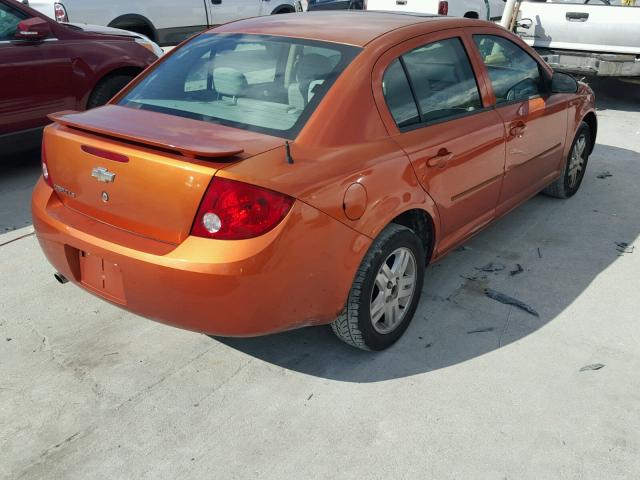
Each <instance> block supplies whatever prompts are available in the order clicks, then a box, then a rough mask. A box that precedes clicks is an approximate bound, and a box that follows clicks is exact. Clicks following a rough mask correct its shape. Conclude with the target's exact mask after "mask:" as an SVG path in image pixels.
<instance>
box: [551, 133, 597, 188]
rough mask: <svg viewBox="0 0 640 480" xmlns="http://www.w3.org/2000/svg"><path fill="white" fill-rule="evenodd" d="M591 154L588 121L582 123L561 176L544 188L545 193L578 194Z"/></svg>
mask: <svg viewBox="0 0 640 480" xmlns="http://www.w3.org/2000/svg"><path fill="white" fill-rule="evenodd" d="M590 154H591V130H590V129H589V125H587V123H586V122H582V123H581V124H580V128H578V133H577V134H576V137H575V138H574V140H573V144H572V145H571V150H570V151H569V157H568V158H567V161H566V162H564V167H563V168H562V174H561V175H560V177H559V178H558V179H557V180H556V181H555V182H553V183H552V184H551V185H549V186H548V187H547V188H545V189H544V190H543V193H544V194H546V195H549V196H551V197H556V198H569V197H572V196H573V195H575V194H576V192H577V191H578V189H579V188H580V185H581V184H582V179H583V178H584V173H585V171H586V169H587V163H588V161H589V155H590Z"/></svg>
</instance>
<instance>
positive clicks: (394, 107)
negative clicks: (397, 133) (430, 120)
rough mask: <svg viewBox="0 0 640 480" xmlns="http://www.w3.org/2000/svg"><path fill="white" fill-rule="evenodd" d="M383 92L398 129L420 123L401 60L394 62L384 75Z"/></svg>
mask: <svg viewBox="0 0 640 480" xmlns="http://www.w3.org/2000/svg"><path fill="white" fill-rule="evenodd" d="M382 91H383V93H384V98H385V99H386V100H387V105H388V106H389V110H390V111H391V115H393V119H394V120H395V121H396V124H397V125H398V127H408V126H409V125H415V124H416V123H420V115H419V114H418V107H417V106H416V101H415V99H414V98H413V94H412V93H411V87H410V86H409V80H407V76H406V75H405V73H404V69H403V68H402V64H401V63H400V60H394V62H393V63H392V64H391V65H390V66H389V68H387V71H386V72H385V73H384V78H383V80H382Z"/></svg>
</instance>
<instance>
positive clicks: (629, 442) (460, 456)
mask: <svg viewBox="0 0 640 480" xmlns="http://www.w3.org/2000/svg"><path fill="white" fill-rule="evenodd" d="M598 83H599V84H598V89H597V94H598V98H599V108H600V112H599V114H600V122H601V124H600V133H599V137H598V146H597V148H596V150H595V152H594V155H593V156H592V158H591V162H590V165H589V168H588V172H587V177H586V179H585V182H584V185H583V189H582V191H581V192H580V193H579V194H578V195H577V196H576V197H575V198H573V199H571V200H569V201H558V200H554V199H550V198H547V197H542V196H539V197H536V198H534V199H532V200H531V201H530V202H528V203H527V204H526V205H524V206H522V207H521V208H520V209H518V210H517V211H515V212H513V213H512V214H510V215H509V216H507V217H505V218H504V219H502V220H500V221H499V222H497V223H496V224H495V225H493V226H492V227H490V228H489V229H487V230H486V231H484V232H483V233H481V234H480V235H479V236H477V237H475V238H474V239H472V240H471V241H469V242H468V243H467V245H466V248H465V249H460V250H459V251H456V252H453V253H452V254H451V255H450V256H448V257H447V258H446V259H444V260H443V261H442V262H440V263H438V264H436V265H433V266H431V267H430V268H429V269H428V273H427V279H426V281H425V285H424V291H423V296H422V301H421V303H420V306H419V308H418V311H417V313H416V317H415V320H414V322H413V324H412V325H411V326H410V328H409V329H408V331H407V333H406V335H405V336H404V337H403V339H402V340H401V341H400V342H399V343H398V344H397V345H396V346H394V347H393V348H392V349H390V350H389V351H387V352H384V353H380V354H369V353H365V352H360V351H356V350H353V349H350V348H349V347H347V346H345V345H343V344H342V343H340V342H338V341H337V340H336V339H335V338H334V337H333V336H332V334H331V333H330V332H329V331H328V330H327V329H324V328H309V329H304V330H300V331H294V332H287V333H284V334H281V335H274V336H270V337H264V338H257V339H212V338H208V337H206V336H203V335H198V334H195V333H191V332H185V331H180V330H177V329H173V328H170V327H167V326H163V325H159V324H155V323H153V322H150V321H148V320H145V319H142V318H139V317H136V316H134V315H131V314H128V313H126V312H123V311H121V310H119V309H117V308H115V307H113V306H111V305H109V304H106V303H104V302H102V301H100V300H99V299H97V298H95V297H93V296H91V295H89V294H87V293H85V292H83V291H81V290H79V289H78V288H76V287H74V286H72V285H66V286H60V285H58V284H57V283H56V282H55V281H54V280H53V278H52V273H53V272H52V270H51V268H50V267H49V265H47V263H46V261H45V260H44V257H43V256H42V254H41V252H40V250H39V248H38V244H37V240H36V239H35V238H34V237H29V236H27V237H25V238H19V239H18V237H21V236H22V235H23V234H25V233H27V234H28V233H29V230H28V229H29V226H28V223H29V217H28V185H30V184H32V183H33V182H34V181H35V178H36V177H37V175H38V172H39V165H38V161H37V157H36V156H34V155H31V156H29V155H25V156H24V158H18V159H14V160H13V163H10V164H9V165H8V166H6V165H5V166H0V169H2V170H1V172H0V173H2V175H0V228H1V230H0V244H3V243H5V242H7V241H10V240H14V239H15V241H11V242H10V243H7V244H6V245H3V246H1V247H0V271H1V272H2V274H3V279H4V281H3V282H2V286H0V478H3V479H4V478H7V479H18V478H20V479H29V480H31V479H47V480H51V479H64V480H67V479H69V480H75V479H79V480H80V479H81V480H85V479H88V478H90V479H109V480H111V479H114V478H116V479H129V478H135V479H158V478H181V479H201V478H225V479H227V478H228V479H236V478H237V479H247V478H260V479H283V478H345V479H351V478H367V479H385V480H386V479H389V478H407V479H409V478H459V479H468V478H474V479H485V478H486V479H494V478H510V479H536V480H537V479H540V478H554V479H555V478H557V479H598V480H599V479H602V478H606V479H608V480H609V479H627V478H636V477H638V476H640V434H639V433H638V428H637V426H638V425H639V424H640V393H639V392H640V377H639V376H638V374H637V372H638V371H639V370H640V349H639V348H638V345H640V326H639V324H638V311H640V296H639V295H638V291H639V290H640V280H639V278H638V274H637V272H638V271H640V251H639V250H638V249H635V251H634V252H633V253H629V254H624V255H622V256H620V253H619V252H618V251H617V247H616V243H617V242H624V243H628V244H634V243H636V244H637V243H638V241H639V240H638V237H639V235H640V209H638V205H640V189H638V185H640V133H638V132H636V131H637V130H638V128H637V126H638V125H639V124H640V89H637V92H638V93H637V95H636V94H630V93H629V92H630V90H629V89H630V88H632V89H633V88H636V87H629V86H624V85H620V84H617V83H611V82H598ZM21 162H22V163H21ZM604 171H608V172H610V173H611V175H612V176H610V177H605V178H598V175H600V174H601V173H602V172H604ZM25 202H26V203H25ZM22 227H25V228H26V230H25V229H23V228H22ZM5 230H6V233H2V232H3V231H5ZM538 249H539V250H540V255H539V253H538ZM491 262H493V263H494V264H502V265H505V267H506V268H505V269H504V270H501V271H497V272H482V273H481V275H482V277H483V278H481V279H480V275H479V274H480V272H478V270H476V267H482V266H484V265H487V264H489V263H491ZM517 264H520V265H522V267H523V270H524V271H523V272H522V273H520V274H518V275H516V276H511V275H509V272H510V271H511V270H514V269H515V268H516V265H517ZM472 276H477V277H478V279H479V280H478V279H477V280H468V279H465V278H461V277H469V278H470V277H472ZM484 288H492V289H495V290H497V291H500V292H504V293H505V294H507V295H510V296H513V297H515V298H518V299H520V300H522V301H524V302H526V303H527V304H530V305H531V306H532V307H533V308H535V309H536V311H538V312H539V313H540V318H536V317H533V316H531V315H529V314H527V313H526V312H523V311H520V310H518V309H515V308H514V307H512V306H509V305H503V304H501V303H498V302H496V301H493V300H491V299H489V298H487V297H486V296H485V295H484ZM265 314H268V312H265ZM470 332H475V333H470ZM597 363H601V364H604V365H606V367H605V368H602V369H600V370H597V371H582V372H581V371H580V369H581V368H582V367H585V366H587V365H593V364H597Z"/></svg>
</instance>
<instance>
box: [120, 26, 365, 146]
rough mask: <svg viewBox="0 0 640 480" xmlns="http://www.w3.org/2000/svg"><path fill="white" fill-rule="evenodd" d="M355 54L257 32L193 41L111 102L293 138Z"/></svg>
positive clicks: (343, 48) (341, 47)
mask: <svg viewBox="0 0 640 480" xmlns="http://www.w3.org/2000/svg"><path fill="white" fill-rule="evenodd" d="M359 51H360V49H359V48H356V47H352V46H347V45H339V44H333V43H325V42H316V41H307V40H298V39H290V38H283V37H267V36H259V35H242V34H233V35H216V34H206V35H202V36H200V37H196V38H195V39H194V40H192V41H191V42H190V43H189V44H187V45H185V46H184V47H182V48H181V49H180V51H178V52H176V53H175V54H174V55H172V56H171V57H169V58H168V59H167V60H166V61H164V62H162V63H161V64H160V65H159V66H158V67H157V68H155V69H154V70H152V71H151V73H149V74H148V75H147V76H146V78H144V79H143V80H142V81H141V82H140V83H139V84H138V85H136V86H135V87H133V88H132V89H131V90H130V91H129V92H127V93H126V94H125V96H124V97H123V98H122V99H121V100H120V102H119V104H120V105H123V106H126V107H130V108H138V109H145V110H153V111H158V112H163V113H168V114H171V115H177V116H182V117H187V118H194V119H197V120H202V121H207V122H212V123H220V124H222V125H228V126H233V127H236V128H242V129H245V130H251V131H256V132H261V133H267V134H271V135H276V136H281V137H284V138H295V136H296V135H297V134H298V132H299V131H300V130H301V128H302V127H303V126H304V124H305V122H306V120H307V119H308V118H309V116H310V115H311V113H313V111H314V110H315V108H316V106H317V105H318V104H319V102H320V100H321V99H322V97H323V96H324V95H325V94H326V92H327V91H328V90H329V88H330V87H331V85H333V83H334V81H335V80H336V79H337V78H338V76H339V75H340V74H341V73H342V72H343V71H344V69H345V68H346V67H347V66H348V65H349V63H350V62H351V61H352V60H353V58H355V56H356V55H357V54H358V52H359Z"/></svg>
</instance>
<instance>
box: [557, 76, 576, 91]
mask: <svg viewBox="0 0 640 480" xmlns="http://www.w3.org/2000/svg"><path fill="white" fill-rule="evenodd" d="M577 91H578V82H577V81H576V79H575V78H573V77H572V76H571V75H569V74H568V73H562V72H554V74H553V77H552V78H551V93H576V92H577Z"/></svg>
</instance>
